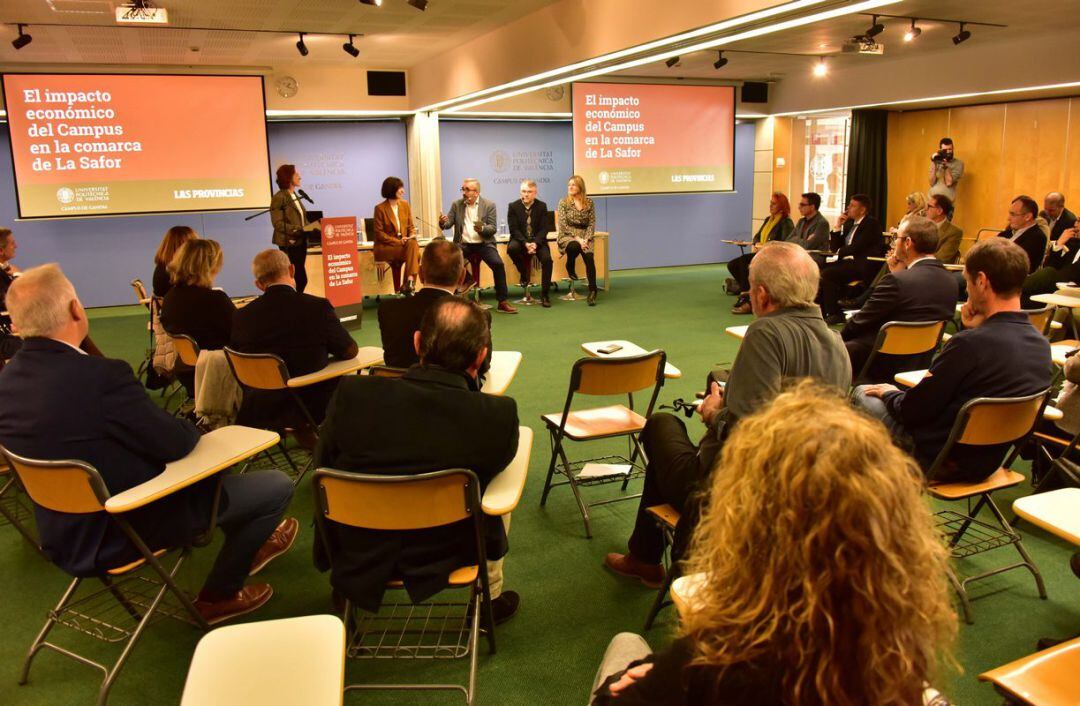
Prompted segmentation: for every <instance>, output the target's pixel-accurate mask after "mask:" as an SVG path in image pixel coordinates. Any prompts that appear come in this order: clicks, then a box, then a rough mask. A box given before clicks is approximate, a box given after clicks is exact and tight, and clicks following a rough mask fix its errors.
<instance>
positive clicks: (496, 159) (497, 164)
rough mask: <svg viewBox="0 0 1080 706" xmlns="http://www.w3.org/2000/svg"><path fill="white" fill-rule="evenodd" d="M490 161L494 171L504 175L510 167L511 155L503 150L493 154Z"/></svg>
mask: <svg viewBox="0 0 1080 706" xmlns="http://www.w3.org/2000/svg"><path fill="white" fill-rule="evenodd" d="M488 161H489V162H490V163H491V168H492V169H494V170H495V171H496V172H499V173H502V172H505V171H506V168H507V167H508V166H509V165H510V155H508V154H507V153H506V152H504V151H503V150H495V151H494V152H492V153H491V159H489V160H488Z"/></svg>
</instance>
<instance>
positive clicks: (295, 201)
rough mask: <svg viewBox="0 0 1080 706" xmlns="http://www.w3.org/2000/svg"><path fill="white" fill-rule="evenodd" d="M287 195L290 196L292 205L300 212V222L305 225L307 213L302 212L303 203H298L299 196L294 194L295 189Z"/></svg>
mask: <svg viewBox="0 0 1080 706" xmlns="http://www.w3.org/2000/svg"><path fill="white" fill-rule="evenodd" d="M289 195H290V196H292V202H293V206H295V207H296V210H297V211H299V212H300V222H301V223H302V224H303V225H307V214H306V213H304V205H303V204H302V203H300V197H299V196H297V195H296V192H295V191H293V192H291V193H290V194H289Z"/></svg>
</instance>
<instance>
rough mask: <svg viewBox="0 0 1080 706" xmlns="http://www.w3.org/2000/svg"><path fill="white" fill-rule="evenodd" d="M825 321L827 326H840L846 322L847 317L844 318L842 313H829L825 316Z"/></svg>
mask: <svg viewBox="0 0 1080 706" xmlns="http://www.w3.org/2000/svg"><path fill="white" fill-rule="evenodd" d="M825 323H827V324H828V325H829V326H840V325H841V324H845V323H847V319H845V318H844V315H843V314H829V315H828V316H826V317H825Z"/></svg>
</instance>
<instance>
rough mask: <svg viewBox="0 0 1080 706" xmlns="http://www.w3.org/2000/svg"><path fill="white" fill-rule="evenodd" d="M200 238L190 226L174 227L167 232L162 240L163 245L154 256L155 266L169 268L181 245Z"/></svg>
mask: <svg viewBox="0 0 1080 706" xmlns="http://www.w3.org/2000/svg"><path fill="white" fill-rule="evenodd" d="M198 237H199V234H198V233H196V232H195V231H194V230H193V229H191V228H189V227H188V226H173V227H172V228H170V229H169V230H167V231H165V237H164V238H162V239H161V244H160V245H158V249H157V252H156V253H155V254H154V264H155V265H165V266H168V264H169V262H170V261H171V260H172V259H173V255H175V254H176V251H177V250H179V249H180V246H181V245H183V244H184V243H186V242H187V241H189V240H191V239H193V238H198Z"/></svg>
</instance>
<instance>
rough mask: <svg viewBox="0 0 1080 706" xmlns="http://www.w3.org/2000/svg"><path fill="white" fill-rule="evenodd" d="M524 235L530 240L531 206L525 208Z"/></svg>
mask: <svg viewBox="0 0 1080 706" xmlns="http://www.w3.org/2000/svg"><path fill="white" fill-rule="evenodd" d="M525 237H526V238H527V239H529V240H532V208H527V209H525Z"/></svg>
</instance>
